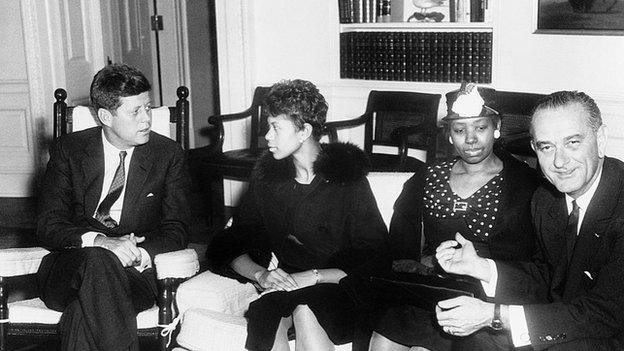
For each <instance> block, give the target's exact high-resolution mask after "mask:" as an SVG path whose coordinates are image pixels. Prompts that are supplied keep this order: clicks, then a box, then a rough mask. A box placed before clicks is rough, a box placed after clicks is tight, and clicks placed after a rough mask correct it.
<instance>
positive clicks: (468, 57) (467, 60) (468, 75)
mask: <svg viewBox="0 0 624 351" xmlns="http://www.w3.org/2000/svg"><path fill="white" fill-rule="evenodd" d="M464 45H465V49H464V81H465V82H472V81H473V80H472V33H470V32H465V33H464Z"/></svg>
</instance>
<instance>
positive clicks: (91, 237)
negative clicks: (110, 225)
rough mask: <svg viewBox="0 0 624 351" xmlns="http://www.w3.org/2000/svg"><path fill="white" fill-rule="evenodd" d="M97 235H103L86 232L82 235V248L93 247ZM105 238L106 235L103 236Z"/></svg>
mask: <svg viewBox="0 0 624 351" xmlns="http://www.w3.org/2000/svg"><path fill="white" fill-rule="evenodd" d="M98 235H104V234H102V233H98V232H86V233H84V234H82V236H81V237H80V238H81V239H82V247H93V246H95V244H94V243H93V242H94V241H95V238H96V237H97V236H98ZM104 236H106V235H104Z"/></svg>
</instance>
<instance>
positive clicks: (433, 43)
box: [429, 32, 442, 82]
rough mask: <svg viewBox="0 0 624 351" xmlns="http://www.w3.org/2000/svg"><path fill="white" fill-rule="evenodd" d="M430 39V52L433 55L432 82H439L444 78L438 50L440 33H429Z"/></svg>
mask: <svg viewBox="0 0 624 351" xmlns="http://www.w3.org/2000/svg"><path fill="white" fill-rule="evenodd" d="M429 37H430V41H429V45H430V46H429V52H430V55H431V65H430V67H431V73H430V81H431V82H439V81H440V80H441V79H442V78H441V76H442V74H441V72H440V68H441V67H440V58H439V56H438V55H439V50H438V45H439V43H438V41H439V38H438V33H437V32H432V33H429Z"/></svg>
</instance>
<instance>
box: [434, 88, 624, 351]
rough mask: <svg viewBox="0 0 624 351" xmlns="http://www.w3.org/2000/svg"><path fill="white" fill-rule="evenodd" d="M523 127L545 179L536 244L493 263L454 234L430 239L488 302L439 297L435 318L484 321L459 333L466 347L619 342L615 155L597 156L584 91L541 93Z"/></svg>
mask: <svg viewBox="0 0 624 351" xmlns="http://www.w3.org/2000/svg"><path fill="white" fill-rule="evenodd" d="M531 134H532V145H533V148H534V149H535V151H536V153H537V156H538V159H539V163H540V166H541V168H542V171H543V173H544V175H545V176H546V178H547V179H548V180H549V181H550V183H551V184H547V185H544V186H542V187H541V188H538V190H537V191H536V192H535V194H534V197H533V204H532V214H533V222H534V225H535V229H536V233H537V234H538V241H539V243H538V244H539V248H540V250H539V252H537V253H536V256H535V259H534V260H533V262H530V263H527V262H524V263H522V262H502V261H496V262H494V261H491V260H485V259H482V258H480V257H478V256H477V255H476V253H475V251H474V248H473V247H472V245H471V244H470V242H469V241H466V240H465V239H464V238H462V237H461V236H460V235H457V236H456V240H455V241H448V242H445V243H443V244H442V245H440V247H439V248H438V252H437V254H436V257H437V259H438V262H439V263H440V265H441V266H442V268H444V269H445V270H446V271H447V272H452V273H457V274H467V275H471V276H473V277H476V278H478V279H480V280H481V281H482V284H483V285H484V288H485V290H486V293H488V292H489V293H488V295H490V296H491V295H493V296H494V302H495V303H486V302H483V301H481V300H478V299H474V298H467V297H459V298H455V299H450V300H445V301H440V302H439V303H438V307H437V311H436V313H437V318H438V323H439V324H440V325H441V326H442V327H443V329H444V330H445V331H446V332H447V333H450V334H453V335H457V336H467V335H472V334H473V333H475V332H476V331H477V330H479V329H481V328H484V327H491V329H492V333H489V334H488V333H476V334H474V335H473V336H471V337H468V338H465V346H466V348H467V349H501V348H502V349H509V347H510V346H511V345H513V346H515V347H521V346H532V347H533V348H534V349H537V350H542V349H549V350H622V349H624V344H623V343H622V334H623V331H624V293H623V292H624V163H622V162H621V161H619V160H616V159H613V158H609V157H605V146H606V132H605V126H604V125H603V124H602V119H601V117H600V110H599V109H598V107H597V106H596V103H595V102H594V101H593V100H592V99H591V98H590V97H589V96H587V95H586V94H584V93H579V92H569V91H562V92H557V93H553V94H551V95H550V96H548V97H547V98H546V99H545V100H543V101H542V102H541V103H539V104H538V106H537V107H536V110H535V112H534V114H533V119H532V121H531ZM457 244H460V245H461V247H459V245H457ZM529 300H532V301H531V302H528V303H527V302H526V301H529ZM495 330H497V331H496V332H495ZM509 337H511V340H510V339H509Z"/></svg>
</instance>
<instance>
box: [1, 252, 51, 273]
mask: <svg viewBox="0 0 624 351" xmlns="http://www.w3.org/2000/svg"><path fill="white" fill-rule="evenodd" d="M48 253H50V251H48V250H46V249H44V248H43V247H23V248H22V247H20V248H11V249H0V277H12V276H19V275H26V274H33V273H37V270H38V269H39V265H40V264H41V259H42V258H43V256H45V255H47V254H48Z"/></svg>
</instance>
